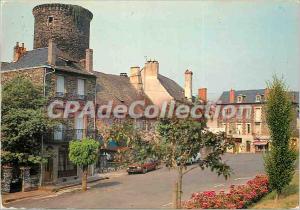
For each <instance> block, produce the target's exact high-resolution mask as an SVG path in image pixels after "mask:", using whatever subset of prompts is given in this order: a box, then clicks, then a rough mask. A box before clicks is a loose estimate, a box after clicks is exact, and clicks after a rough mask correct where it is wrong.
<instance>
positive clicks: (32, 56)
mask: <svg viewBox="0 0 300 210" xmlns="http://www.w3.org/2000/svg"><path fill="white" fill-rule="evenodd" d="M56 53H57V59H56V65H55V66H54V68H55V69H58V70H61V71H67V72H72V73H78V74H84V75H93V74H92V73H89V72H87V71H85V70H84V69H83V68H82V67H81V66H80V64H79V63H77V62H76V61H74V59H73V58H71V57H70V56H69V55H67V54H66V53H64V52H62V51H61V50H59V49H57V52H56ZM43 66H48V47H45V48H37V49H34V50H30V51H27V52H25V53H24V55H23V56H22V57H21V58H20V59H19V60H18V61H17V62H11V63H8V62H2V63H1V71H10V70H18V69H30V68H35V67H43Z"/></svg>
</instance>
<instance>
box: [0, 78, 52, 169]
mask: <svg viewBox="0 0 300 210" xmlns="http://www.w3.org/2000/svg"><path fill="white" fill-rule="evenodd" d="M41 89H42V88H41V87H37V86H34V85H33V84H32V83H31V81H30V80H28V79H25V78H23V77H16V78H14V79H12V80H11V81H9V82H8V83H6V84H5V85H4V87H3V89H2V119H1V120H2V124H1V132H2V138H1V146H2V154H1V158H2V164H23V165H26V164H29V163H37V162H43V158H42V157H41V154H40V151H41V138H42V135H43V133H44V132H45V131H46V130H47V129H48V128H49V127H51V126H52V123H51V121H50V120H49V119H48V118H47V117H46V114H45V112H44V108H43V105H44V104H45V99H44V97H43V93H42V91H41Z"/></svg>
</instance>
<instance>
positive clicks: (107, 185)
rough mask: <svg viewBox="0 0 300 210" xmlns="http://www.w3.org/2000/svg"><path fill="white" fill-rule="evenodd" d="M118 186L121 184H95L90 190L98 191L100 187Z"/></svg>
mask: <svg viewBox="0 0 300 210" xmlns="http://www.w3.org/2000/svg"><path fill="white" fill-rule="evenodd" d="M119 184H121V182H105V183H99V184H95V185H93V186H91V188H92V189H99V188H102V187H112V186H115V185H119Z"/></svg>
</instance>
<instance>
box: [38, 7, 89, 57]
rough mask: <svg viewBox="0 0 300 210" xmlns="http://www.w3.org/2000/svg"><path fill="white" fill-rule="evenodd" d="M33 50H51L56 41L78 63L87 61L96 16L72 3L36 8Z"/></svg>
mask: <svg viewBox="0 0 300 210" xmlns="http://www.w3.org/2000/svg"><path fill="white" fill-rule="evenodd" d="M32 13H33V15H34V19H35V21H34V43H33V48H34V49H36V48H43V47H48V41H49V39H52V40H53V41H54V42H55V43H56V44H57V47H58V48H59V49H60V50H62V51H63V52H66V53H67V54H68V55H69V56H71V57H72V58H74V59H76V60H78V61H79V60H80V59H84V58H85V50H86V49H88V48H89V43H90V22H91V20H92V18H93V14H92V13H91V12H90V11H89V10H87V9H85V8H83V7H80V6H77V5H70V4H42V5H38V6H36V7H34V8H33V10H32Z"/></svg>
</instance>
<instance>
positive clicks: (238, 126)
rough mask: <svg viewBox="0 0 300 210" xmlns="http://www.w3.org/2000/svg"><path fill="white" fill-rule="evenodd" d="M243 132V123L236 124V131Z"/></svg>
mask: <svg viewBox="0 0 300 210" xmlns="http://www.w3.org/2000/svg"><path fill="white" fill-rule="evenodd" d="M242 132H243V127H242V124H241V123H238V124H236V133H237V134H239V135H241V134H242Z"/></svg>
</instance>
